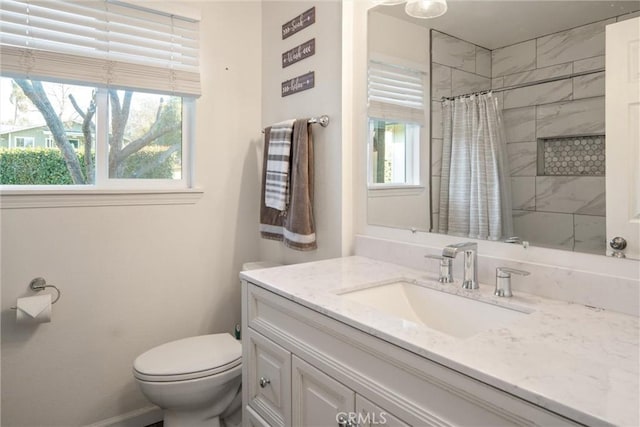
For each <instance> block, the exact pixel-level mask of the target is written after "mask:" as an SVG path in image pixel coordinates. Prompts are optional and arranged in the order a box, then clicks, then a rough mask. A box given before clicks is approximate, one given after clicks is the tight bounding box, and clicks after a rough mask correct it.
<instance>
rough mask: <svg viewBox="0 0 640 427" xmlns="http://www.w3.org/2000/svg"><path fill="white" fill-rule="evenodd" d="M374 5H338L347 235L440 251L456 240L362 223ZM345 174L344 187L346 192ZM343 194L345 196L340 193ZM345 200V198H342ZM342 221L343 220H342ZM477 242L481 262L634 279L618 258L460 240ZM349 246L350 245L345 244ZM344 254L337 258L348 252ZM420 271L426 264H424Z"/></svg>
mask: <svg viewBox="0 0 640 427" xmlns="http://www.w3.org/2000/svg"><path fill="white" fill-rule="evenodd" d="M375 6H376V5H375V4H374V3H373V2H372V1H354V2H343V26H342V33H343V49H342V78H343V91H342V131H343V138H344V140H343V154H344V155H345V156H344V163H343V164H344V165H345V168H344V169H343V170H344V171H345V172H347V169H349V168H348V166H349V163H350V162H349V160H351V166H352V167H351V168H350V171H348V172H349V173H350V174H351V180H350V183H351V184H352V192H353V193H352V194H353V197H352V198H351V202H349V203H345V205H343V206H344V208H345V209H344V210H343V212H344V215H345V216H349V214H350V213H351V209H353V211H352V213H353V216H352V218H353V234H354V237H355V235H358V234H362V235H366V236H368V237H374V238H380V239H385V240H393V241H399V242H404V243H409V244H415V245H419V246H424V247H427V248H433V249H436V250H441V249H442V248H443V247H444V246H447V245H449V244H452V243H458V242H460V241H461V240H462V238H460V237H455V236H448V235H444V234H435V233H429V232H421V231H416V230H402V229H396V228H390V227H383V226H376V225H369V224H368V223H367V132H366V130H367V107H366V106H367V101H366V100H367V87H366V86H367V84H366V81H367V79H366V76H367V56H368V49H367V22H368V11H369V9H371V8H373V7H375ZM348 184H349V179H348V175H345V185H346V186H347V187H348ZM346 190H347V191H346V192H345V193H344V194H349V191H348V188H346ZM345 199H346V198H345ZM347 222H348V221H347ZM464 240H470V241H474V242H477V244H478V252H479V255H480V256H481V257H483V256H487V257H493V258H502V259H509V260H513V261H520V262H526V263H539V264H544V265H548V266H554V267H557V268H562V269H567V270H582V271H585V272H589V273H593V274H599V275H602V276H612V272H615V276H617V277H622V278H628V279H634V280H638V271H639V269H640V260H633V259H626V258H625V259H620V258H613V257H609V256H603V255H595V254H588V253H581V252H570V251H563V250H559V249H548V248H542V247H528V248H524V247H523V246H521V245H515V244H513V245H512V244H506V243H502V242H492V241H488V240H476V239H464ZM351 244H352V245H354V243H353V242H352V243H351ZM353 252H354V251H353V250H351V251H346V252H343V253H353ZM425 268H426V265H425Z"/></svg>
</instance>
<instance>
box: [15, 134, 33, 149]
mask: <svg viewBox="0 0 640 427" xmlns="http://www.w3.org/2000/svg"><path fill="white" fill-rule="evenodd" d="M33 141H34V138H32V137H29V136H16V148H33Z"/></svg>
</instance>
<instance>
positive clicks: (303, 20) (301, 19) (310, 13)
mask: <svg viewBox="0 0 640 427" xmlns="http://www.w3.org/2000/svg"><path fill="white" fill-rule="evenodd" d="M314 22H316V8H315V6H314V7H312V8H311V9H309V10H307V11H305V12H302V13H301V14H300V15H298V16H296V17H295V18H293V19H292V20H290V21H288V22H287V23H285V24H284V25H282V40H284V39H286V38H287V37H291V36H292V35H294V34H295V33H297V32H298V31H301V30H304V29H305V28H307V27H308V26H309V25H311V24H313V23H314Z"/></svg>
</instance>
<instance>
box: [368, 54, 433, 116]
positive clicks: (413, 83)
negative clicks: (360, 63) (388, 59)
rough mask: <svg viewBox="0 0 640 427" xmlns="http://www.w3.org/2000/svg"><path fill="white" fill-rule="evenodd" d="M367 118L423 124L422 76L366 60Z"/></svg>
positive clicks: (409, 70)
mask: <svg viewBox="0 0 640 427" xmlns="http://www.w3.org/2000/svg"><path fill="white" fill-rule="evenodd" d="M368 73H369V76H368V80H369V81H368V98H369V116H373V117H377V118H380V119H395V120H399V119H402V120H406V121H409V122H413V123H419V124H424V122H425V117H424V115H425V112H424V80H425V76H424V73H423V72H421V71H417V70H411V69H409V68H405V67H402V66H397V65H392V64H385V63H382V62H378V61H369V69H368Z"/></svg>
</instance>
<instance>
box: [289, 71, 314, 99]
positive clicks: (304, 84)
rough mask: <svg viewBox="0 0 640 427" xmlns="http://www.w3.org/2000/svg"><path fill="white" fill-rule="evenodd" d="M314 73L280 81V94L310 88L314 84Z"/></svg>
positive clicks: (291, 93)
mask: <svg viewBox="0 0 640 427" xmlns="http://www.w3.org/2000/svg"><path fill="white" fill-rule="evenodd" d="M315 83H316V75H315V72H314V71H310V72H308V73H307V74H303V75H301V76H298V77H295V78H293V79H291V80H287V81H284V82H282V96H283V97H285V96H289V95H293V94H294V93H298V92H302V91H303V90H307V89H311V88H312V87H314V86H315Z"/></svg>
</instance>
